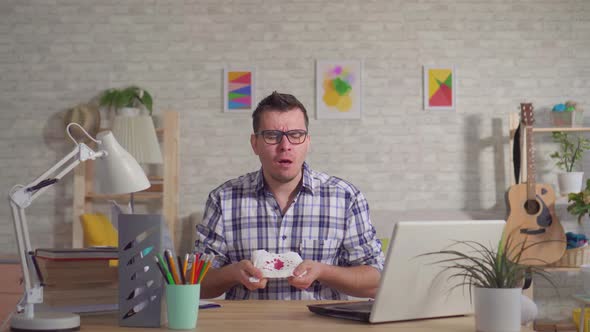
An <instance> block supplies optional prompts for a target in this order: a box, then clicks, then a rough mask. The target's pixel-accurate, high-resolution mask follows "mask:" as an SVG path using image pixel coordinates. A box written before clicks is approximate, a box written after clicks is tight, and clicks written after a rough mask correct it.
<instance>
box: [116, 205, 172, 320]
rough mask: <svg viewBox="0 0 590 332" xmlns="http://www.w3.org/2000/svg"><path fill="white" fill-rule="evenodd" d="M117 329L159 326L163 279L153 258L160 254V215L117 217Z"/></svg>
mask: <svg viewBox="0 0 590 332" xmlns="http://www.w3.org/2000/svg"><path fill="white" fill-rule="evenodd" d="M118 224H119V326H131V327H160V326H161V324H162V322H161V316H160V313H161V304H162V294H163V290H164V280H163V279H162V275H161V273H160V271H159V270H158V267H157V266H156V262H155V260H154V257H155V256H156V255H157V254H158V253H162V242H163V238H162V234H163V227H164V222H163V218H162V216H161V215H155V214H120V215H119V217H118Z"/></svg>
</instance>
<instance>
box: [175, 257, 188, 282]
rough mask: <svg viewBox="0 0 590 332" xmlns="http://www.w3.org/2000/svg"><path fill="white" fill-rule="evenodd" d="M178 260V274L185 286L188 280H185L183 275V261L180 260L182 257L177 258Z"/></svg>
mask: <svg viewBox="0 0 590 332" xmlns="http://www.w3.org/2000/svg"><path fill="white" fill-rule="evenodd" d="M176 259H177V260H178V272H179V274H180V281H181V282H182V284H183V285H184V284H186V280H185V279H184V273H182V259H181V258H180V255H178V256H176Z"/></svg>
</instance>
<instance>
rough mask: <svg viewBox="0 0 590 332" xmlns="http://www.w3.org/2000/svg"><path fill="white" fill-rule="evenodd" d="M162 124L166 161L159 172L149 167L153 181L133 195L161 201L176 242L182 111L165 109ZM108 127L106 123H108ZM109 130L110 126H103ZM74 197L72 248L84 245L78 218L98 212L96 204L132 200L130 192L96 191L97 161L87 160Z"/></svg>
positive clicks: (140, 200) (78, 170)
mask: <svg viewBox="0 0 590 332" xmlns="http://www.w3.org/2000/svg"><path fill="white" fill-rule="evenodd" d="M161 120H162V121H161V126H160V127H159V128H156V129H155V130H156V134H157V136H158V141H159V142H160V144H161V147H162V148H163V149H162V152H163V164H162V165H159V166H158V169H157V171H158V173H160V172H161V174H154V173H156V170H155V169H153V168H152V167H149V168H147V169H146V171H147V172H152V175H151V176H149V175H148V179H149V181H150V183H151V186H150V188H148V189H146V190H144V191H141V192H139V193H135V194H134V195H133V198H134V201H135V202H136V203H142V204H150V205H151V204H152V203H161V204H159V205H161V214H162V216H163V217H164V220H165V222H166V224H167V226H168V229H169V230H170V234H171V237H172V241H173V242H174V244H175V246H176V245H177V242H176V241H175V239H174V235H175V234H176V226H177V224H178V174H179V164H178V152H179V151H178V142H179V140H180V135H179V128H178V127H179V126H178V123H179V114H178V112H175V111H165V112H163V114H162V119H161ZM105 127H106V126H105ZM100 130H101V131H103V130H109V129H108V128H104V127H103V128H101V129H100ZM74 172H75V174H74V195H73V196H74V199H73V209H72V214H73V218H72V220H73V221H74V222H73V223H72V224H73V225H72V248H81V247H82V246H83V239H84V235H83V231H82V223H80V222H77V221H78V220H79V218H80V215H82V214H84V213H92V212H94V205H102V204H99V203H105V202H107V201H108V200H117V201H119V202H125V203H126V202H129V199H130V195H129V194H123V195H105V194H99V193H96V192H95V191H94V190H95V188H94V185H95V183H94V182H95V176H94V175H95V174H94V164H93V163H92V162H87V163H85V165H84V166H83V167H77V168H76V169H75V170H74ZM101 208H104V207H103V206H101Z"/></svg>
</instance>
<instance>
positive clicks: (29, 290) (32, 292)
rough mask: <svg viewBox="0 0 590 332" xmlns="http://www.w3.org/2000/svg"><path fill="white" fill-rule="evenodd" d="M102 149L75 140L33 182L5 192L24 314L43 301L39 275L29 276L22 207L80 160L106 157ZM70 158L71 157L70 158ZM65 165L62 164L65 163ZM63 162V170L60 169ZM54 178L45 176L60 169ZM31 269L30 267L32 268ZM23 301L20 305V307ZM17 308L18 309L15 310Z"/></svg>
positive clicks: (24, 219)
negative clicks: (16, 255)
mask: <svg viewBox="0 0 590 332" xmlns="http://www.w3.org/2000/svg"><path fill="white" fill-rule="evenodd" d="M106 155H107V153H106V151H98V152H95V151H94V150H92V149H91V148H90V147H88V146H87V145H86V144H83V143H78V144H77V145H76V147H75V148H74V149H73V150H72V151H71V152H70V153H68V154H67V155H66V156H65V157H64V158H62V159H61V160H60V161H58V162H57V163H56V164H55V165H54V166H53V167H51V168H50V169H48V170H47V171H46V172H44V173H43V174H41V175H40V176H39V177H37V178H36V179H35V180H33V182H31V183H29V184H28V185H26V186H23V185H16V186H14V187H13V188H12V189H11V190H10V192H9V194H8V200H9V204H10V210H11V212H12V220H13V223H14V230H15V233H16V242H17V247H18V252H19V258H20V261H21V268H22V272H23V278H24V284H25V296H24V298H23V301H22V302H21V303H20V304H19V308H18V309H24V311H25V316H26V317H28V318H33V315H34V307H33V305H34V304H35V303H42V302H43V287H42V286H41V284H40V280H39V278H36V279H35V280H34V281H33V280H32V279H31V273H30V271H31V266H32V265H33V264H32V261H31V258H30V255H29V252H32V246H31V241H30V237H29V229H28V223H27V218H26V215H25V208H27V207H28V206H29V205H31V203H32V202H33V201H34V200H35V199H36V198H37V197H39V196H40V195H41V194H42V193H44V192H45V191H46V190H47V188H48V187H49V186H50V185H51V184H54V183H55V182H57V181H59V180H60V179H62V178H63V177H64V176H65V175H66V174H67V173H69V172H70V171H72V170H73V169H74V168H75V167H76V166H78V165H79V164H80V162H82V161H86V160H88V159H92V160H94V159H96V158H99V157H103V156H106ZM74 157H75V159H73V160H72V158H74ZM68 162H69V164H67V165H66V163H68ZM64 165H66V166H65V167H64V168H63V169H61V168H62V167H63V166H64ZM60 169H61V171H59V172H58V173H57V174H56V175H55V177H54V178H49V176H51V175H52V174H54V173H55V172H57V171H58V170H60ZM33 268H34V267H33ZM22 304H24V308H23V307H22ZM19 311H20V310H19Z"/></svg>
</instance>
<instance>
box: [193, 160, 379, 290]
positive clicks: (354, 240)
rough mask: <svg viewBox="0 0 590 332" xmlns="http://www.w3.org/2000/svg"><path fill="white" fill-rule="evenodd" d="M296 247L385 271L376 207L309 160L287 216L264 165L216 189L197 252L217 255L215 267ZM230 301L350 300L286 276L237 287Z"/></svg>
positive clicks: (323, 258) (312, 255)
mask: <svg viewBox="0 0 590 332" xmlns="http://www.w3.org/2000/svg"><path fill="white" fill-rule="evenodd" d="M259 249H264V250H267V251H268V252H271V253H284V252H289V251H295V252H297V253H299V254H300V255H301V257H302V258H303V259H304V260H305V259H309V260H314V261H317V262H321V263H325V264H330V265H338V266H357V265H370V266H373V267H375V268H376V269H377V270H379V271H382V270H383V262H384V256H383V253H382V251H381V244H380V242H379V241H378V240H377V239H376V237H375V229H374V228H373V226H372V225H371V222H370V219H369V205H368V204H367V200H366V199H365V197H364V196H363V194H362V193H361V192H360V191H359V190H358V189H357V188H356V187H354V186H353V185H352V184H350V183H348V182H346V181H344V180H342V179H339V178H337V177H331V176H328V175H326V174H324V173H320V172H316V171H313V170H311V169H310V168H309V166H308V165H307V164H306V163H304V164H303V183H302V186H301V189H300V191H299V193H297V196H296V198H295V200H294V202H293V203H292V204H291V206H290V207H289V208H288V210H287V211H286V212H285V214H284V215H283V214H282V213H281V209H280V207H279V205H278V203H277V202H276V200H275V199H274V197H273V195H272V194H271V193H270V191H268V189H267V188H266V187H265V185H264V178H263V174H262V170H259V171H258V172H253V173H249V174H246V175H244V176H241V177H239V178H237V179H233V180H230V181H228V182H226V183H224V184H222V185H221V186H219V187H218V188H216V189H215V190H213V191H212V192H211V193H210V194H209V198H208V200H207V204H206V207H205V213H204V216H203V221H202V223H201V224H199V225H198V226H197V240H196V241H195V250H196V251H198V252H207V253H214V254H215V255H216V259H215V261H214V263H213V266H214V267H221V266H224V265H227V264H231V263H236V262H239V261H241V260H243V259H251V253H252V252H253V251H254V250H259ZM226 298H227V299H273V300H274V299H278V300H288V299H293V300H307V299H316V300H326V299H336V300H344V299H348V296H346V295H345V294H343V293H340V292H338V291H336V290H334V289H331V288H329V287H327V286H325V285H322V284H321V283H319V282H318V281H315V282H314V283H313V284H312V285H311V287H310V288H308V289H307V290H299V289H297V288H295V287H292V286H291V285H289V284H288V283H287V280H286V279H269V280H268V283H267V285H266V287H265V288H264V289H258V290H255V291H249V290H248V289H247V288H245V287H244V286H243V285H241V284H240V285H237V286H234V287H232V288H231V289H230V290H229V291H228V292H227V293H226Z"/></svg>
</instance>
